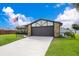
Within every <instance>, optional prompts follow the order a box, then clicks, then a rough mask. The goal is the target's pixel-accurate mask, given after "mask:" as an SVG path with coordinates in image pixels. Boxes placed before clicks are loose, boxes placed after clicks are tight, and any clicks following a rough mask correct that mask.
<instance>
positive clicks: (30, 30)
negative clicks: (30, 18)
mask: <svg viewBox="0 0 79 59" xmlns="http://www.w3.org/2000/svg"><path fill="white" fill-rule="evenodd" d="M31 28H32V27H31V25H28V36H31V32H32V29H31Z"/></svg>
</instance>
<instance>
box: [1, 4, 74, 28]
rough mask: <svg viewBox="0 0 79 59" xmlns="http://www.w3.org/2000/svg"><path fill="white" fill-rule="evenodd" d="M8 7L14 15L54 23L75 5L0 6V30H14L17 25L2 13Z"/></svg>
mask: <svg viewBox="0 0 79 59" xmlns="http://www.w3.org/2000/svg"><path fill="white" fill-rule="evenodd" d="M7 7H10V8H11V9H12V10H13V11H14V12H12V13H14V14H21V15H24V16H25V17H32V18H33V19H32V20H37V19H40V18H44V19H48V20H53V21H54V20H55V19H56V18H57V16H58V15H59V14H60V13H61V14H63V13H64V10H65V8H67V7H69V8H73V5H71V4H67V3H65V4H61V3H14V4H13V3H2V4H0V28H7V29H13V28H15V25H13V24H11V23H10V22H9V18H10V17H9V16H7V15H5V12H3V11H2V9H3V8H7Z"/></svg>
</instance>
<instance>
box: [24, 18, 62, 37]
mask: <svg viewBox="0 0 79 59" xmlns="http://www.w3.org/2000/svg"><path fill="white" fill-rule="evenodd" d="M61 25H62V23H60V22H56V21H51V20H46V19H39V20H36V21H34V22H32V23H30V24H27V25H25V26H24V27H25V28H26V29H25V31H27V35H28V36H53V37H59V36H60V26H61Z"/></svg>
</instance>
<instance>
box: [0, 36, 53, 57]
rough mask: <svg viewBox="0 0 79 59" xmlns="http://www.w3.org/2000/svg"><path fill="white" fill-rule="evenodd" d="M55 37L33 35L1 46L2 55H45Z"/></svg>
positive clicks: (0, 54)
mask: <svg viewBox="0 0 79 59" xmlns="http://www.w3.org/2000/svg"><path fill="white" fill-rule="evenodd" d="M52 39H53V37H43V36H31V37H27V38H24V39H22V40H18V41H15V42H13V43H10V44H7V45H4V46H1V47H0V56H2V55H3V56H44V55H45V53H46V51H47V49H48V47H49V44H50V42H51V41H52Z"/></svg>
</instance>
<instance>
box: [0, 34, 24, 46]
mask: <svg viewBox="0 0 79 59" xmlns="http://www.w3.org/2000/svg"><path fill="white" fill-rule="evenodd" d="M21 38H23V37H22V36H21V35H17V36H16V34H5V35H0V46H2V45H5V44H8V43H11V42H13V41H16V40H19V39H21Z"/></svg>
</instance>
